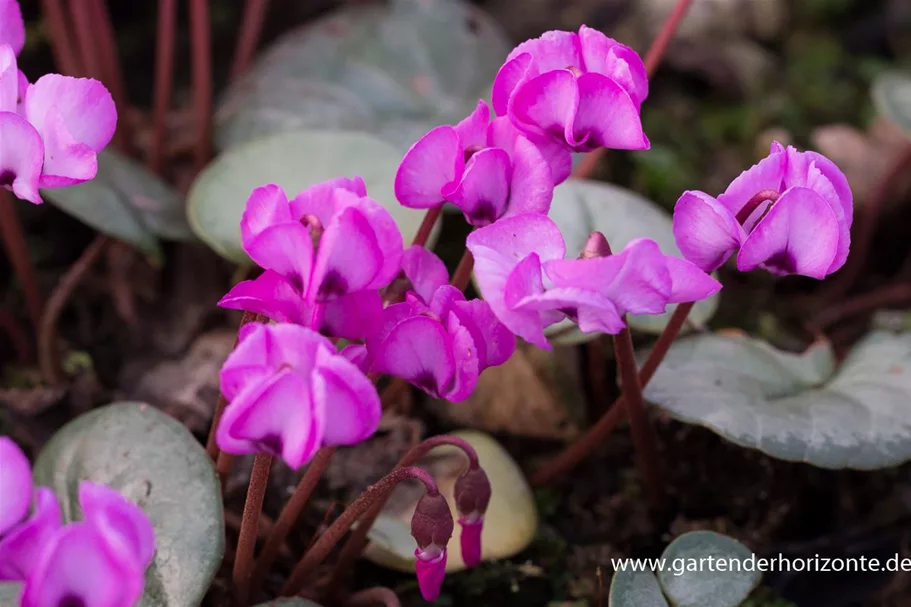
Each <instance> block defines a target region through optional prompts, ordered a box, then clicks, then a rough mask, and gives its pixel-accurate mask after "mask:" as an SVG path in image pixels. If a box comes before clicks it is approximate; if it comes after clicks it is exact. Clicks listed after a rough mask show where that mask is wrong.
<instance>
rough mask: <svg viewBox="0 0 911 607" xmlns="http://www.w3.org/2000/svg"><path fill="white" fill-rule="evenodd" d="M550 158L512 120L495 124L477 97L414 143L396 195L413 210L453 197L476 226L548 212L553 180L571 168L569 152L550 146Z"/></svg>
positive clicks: (398, 175) (397, 179)
mask: <svg viewBox="0 0 911 607" xmlns="http://www.w3.org/2000/svg"><path fill="white" fill-rule="evenodd" d="M545 150H548V148H545ZM549 157H550V158H552V159H553V160H552V162H553V165H554V169H553V170H552V169H551V165H550V164H549V162H548V159H547V158H545V155H544V154H543V153H542V150H541V149H539V148H538V147H537V146H536V145H535V144H533V143H532V142H531V141H529V140H528V139H527V138H526V137H524V136H522V135H521V134H520V133H519V132H518V131H517V130H516V129H515V127H513V126H512V125H511V124H510V123H509V121H508V119H506V118H498V119H497V120H494V121H493V122H492V123H491V121H490V109H489V108H488V107H487V104H486V103H485V102H484V101H479V102H478V106H477V108H476V109H475V111H474V112H472V113H471V115H470V116H468V117H467V118H466V119H465V120H463V121H462V122H460V123H459V124H457V125H456V126H449V125H443V126H438V127H436V128H435V129H433V130H431V131H430V132H429V133H427V134H426V135H424V136H423V137H422V138H421V139H419V140H418V142H417V143H415V144H414V145H413V146H411V149H409V150H408V152H407V153H406V154H405V157H404V158H403V159H402V163H401V164H400V165H399V169H398V172H397V173H396V176H395V195H396V198H398V200H399V202H401V203H402V204H403V205H404V206H406V207H411V208H415V209H429V208H433V207H437V206H439V205H441V204H443V203H444V202H451V203H452V204H454V205H455V206H457V207H458V208H459V209H460V210H461V211H462V212H463V213H464V214H465V218H466V220H467V221H468V223H470V224H472V225H476V226H485V225H488V224H490V223H493V222H494V221H496V220H497V219H499V218H501V217H507V216H509V215H515V214H518V213H547V211H548V209H550V202H551V199H552V198H553V193H554V185H555V184H556V183H559V182H560V181H563V180H564V179H566V177H568V176H569V171H570V169H571V159H570V157H569V153H567V152H566V151H564V150H561V149H560V148H554V147H553V146H551V147H550V148H549ZM555 177H556V179H555Z"/></svg>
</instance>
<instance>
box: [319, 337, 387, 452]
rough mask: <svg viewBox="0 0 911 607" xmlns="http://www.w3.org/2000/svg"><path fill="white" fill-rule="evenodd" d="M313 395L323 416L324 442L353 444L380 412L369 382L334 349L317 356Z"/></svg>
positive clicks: (369, 431) (370, 428) (371, 427)
mask: <svg viewBox="0 0 911 607" xmlns="http://www.w3.org/2000/svg"><path fill="white" fill-rule="evenodd" d="M313 398H314V400H315V401H316V403H317V408H318V410H321V411H322V412H323V415H324V416H325V423H324V425H323V444H325V445H353V444H355V443H358V442H360V441H362V440H365V439H367V438H369V437H370V436H372V435H373V433H374V432H376V429H377V427H378V426H379V423H380V417H382V415H383V408H382V406H381V405H380V397H379V395H378V394H377V392H376V386H374V385H373V382H372V381H370V380H369V379H367V376H366V375H364V374H363V372H361V370H360V369H358V368H357V366H356V365H355V364H354V363H352V362H351V361H349V360H347V359H345V358H344V357H342V356H339V355H338V354H336V353H335V352H325V353H323V354H322V355H321V356H320V360H319V362H318V364H317V369H316V373H315V375H314V377H313Z"/></svg>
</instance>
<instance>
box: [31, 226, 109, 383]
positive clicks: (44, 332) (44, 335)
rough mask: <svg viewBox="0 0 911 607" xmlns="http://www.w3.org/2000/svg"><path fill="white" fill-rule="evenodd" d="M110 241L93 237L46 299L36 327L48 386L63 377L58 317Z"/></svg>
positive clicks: (39, 360)
mask: <svg viewBox="0 0 911 607" xmlns="http://www.w3.org/2000/svg"><path fill="white" fill-rule="evenodd" d="M110 243H111V239H110V238H109V237H107V236H105V235H104V234H99V235H98V236H96V237H95V240H93V241H92V243H91V244H90V245H89V246H88V247H87V248H86V249H85V251H83V252H82V255H80V256H79V259H77V260H76V262H75V263H74V264H73V265H71V266H70V268H69V270H67V271H66V274H64V275H63V276H62V277H61V278H60V282H58V283H57V286H56V288H54V291H53V292H52V293H51V296H50V297H49V298H48V300H47V306H46V307H45V308H44V314H42V316H41V323H40V324H39V328H38V366H39V368H40V369H41V377H42V378H43V379H44V381H45V383H47V384H49V385H52V386H56V385H59V384H61V383H63V381H64V380H65V379H66V378H65V377H64V375H63V370H62V369H61V368H60V357H59V356H58V355H57V319H58V318H59V317H60V313H61V312H63V309H64V308H65V307H66V302H67V301H68V300H69V298H70V295H72V293H73V290H75V288H76V287H77V286H78V285H79V283H80V282H82V279H83V278H85V275H86V274H87V273H88V271H89V270H90V269H91V268H92V266H93V265H95V262H96V261H98V259H99V258H100V257H101V254H102V253H103V252H104V248H105V247H106V246H107V245H108V244H110Z"/></svg>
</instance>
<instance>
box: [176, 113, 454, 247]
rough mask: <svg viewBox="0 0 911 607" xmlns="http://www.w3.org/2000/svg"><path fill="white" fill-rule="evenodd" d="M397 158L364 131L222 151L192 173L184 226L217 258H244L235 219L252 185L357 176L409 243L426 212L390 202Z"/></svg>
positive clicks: (306, 134) (302, 185)
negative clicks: (202, 169)
mask: <svg viewBox="0 0 911 607" xmlns="http://www.w3.org/2000/svg"><path fill="white" fill-rule="evenodd" d="M400 160H401V154H400V153H399V152H398V151H396V149H395V148H393V147H391V146H390V145H389V144H388V143H384V142H383V141H381V140H379V139H376V138H375V137H371V136H369V135H365V134H363V133H350V132H344V131H294V132H290V133H283V134H279V135H272V136H270V137H264V138H262V139H257V140H256V141H251V142H250V143H246V144H244V145H241V146H238V147H236V148H233V149H231V150H230V151H228V152H226V153H224V154H222V155H221V156H219V157H218V158H216V159H215V161H214V162H212V164H210V165H209V166H208V167H206V169H205V170H204V171H203V172H202V173H200V175H199V176H198V177H197V178H196V181H194V182H193V185H192V187H191V188H190V193H189V203H188V207H187V213H188V216H189V220H190V225H191V226H192V227H193V230H194V231H195V232H196V234H197V236H199V237H200V238H201V239H202V240H203V241H204V242H205V243H206V244H208V245H209V246H210V247H212V248H213V249H214V250H215V251H216V252H218V253H219V254H220V255H222V256H223V257H225V258H227V259H229V260H231V261H235V262H237V263H249V261H250V260H249V258H248V257H247V254H246V253H245V252H244V250H243V248H242V247H241V241H240V218H241V215H242V214H243V211H244V206H245V205H246V203H247V198H248V197H249V196H250V192H252V191H253V190H254V189H255V188H257V187H259V186H261V185H264V184H267V183H277V184H278V185H280V186H282V187H283V188H284V189H285V193H286V194H287V195H288V197H289V198H292V197H294V196H296V195H297V193H298V192H300V191H301V190H304V189H306V188H308V187H310V186H311V185H314V184H316V183H320V182H322V181H326V180H328V179H334V178H336V177H353V176H355V175H360V176H361V177H363V179H364V182H365V183H366V184H367V194H368V195H369V196H370V197H371V198H373V199H375V200H377V201H379V202H380V203H382V204H383V205H384V206H385V207H386V209H388V210H389V212H390V213H391V214H392V216H393V217H394V218H395V220H396V222H397V223H398V226H399V229H401V231H402V236H404V237H405V242H406V243H408V242H410V240H411V238H412V237H413V236H414V234H415V233H416V232H417V230H418V227H419V226H420V225H421V221H422V220H423V219H424V214H425V211H423V210H419V209H409V208H406V207H403V206H402V205H400V204H399V203H398V202H397V201H396V199H395V194H394V189H393V188H394V180H395V173H396V170H397V169H398V163H399V161H400ZM437 226H439V223H438V224H437ZM438 229H439V228H437V230H438ZM432 237H435V235H432ZM430 243H431V244H432V243H433V240H431V241H430Z"/></svg>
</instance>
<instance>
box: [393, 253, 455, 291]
mask: <svg viewBox="0 0 911 607" xmlns="http://www.w3.org/2000/svg"><path fill="white" fill-rule="evenodd" d="M402 270H403V271H404V272H405V276H407V277H408V280H409V281H411V286H412V287H414V290H415V292H416V293H417V294H418V295H419V296H420V298H421V299H422V300H424V303H426V304H429V303H430V300H431V299H433V293H434V291H436V290H437V289H438V288H439V287H442V286H443V285H445V284H448V283H449V271H448V270H447V269H446V264H444V263H443V261H442V260H441V259H440V258H439V257H437V256H436V255H435V254H434V253H433V252H432V251H428V250H427V249H425V248H424V247H422V246H418V245H414V246H411V247H408V249H406V250H405V254H404V255H403V257H402Z"/></svg>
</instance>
